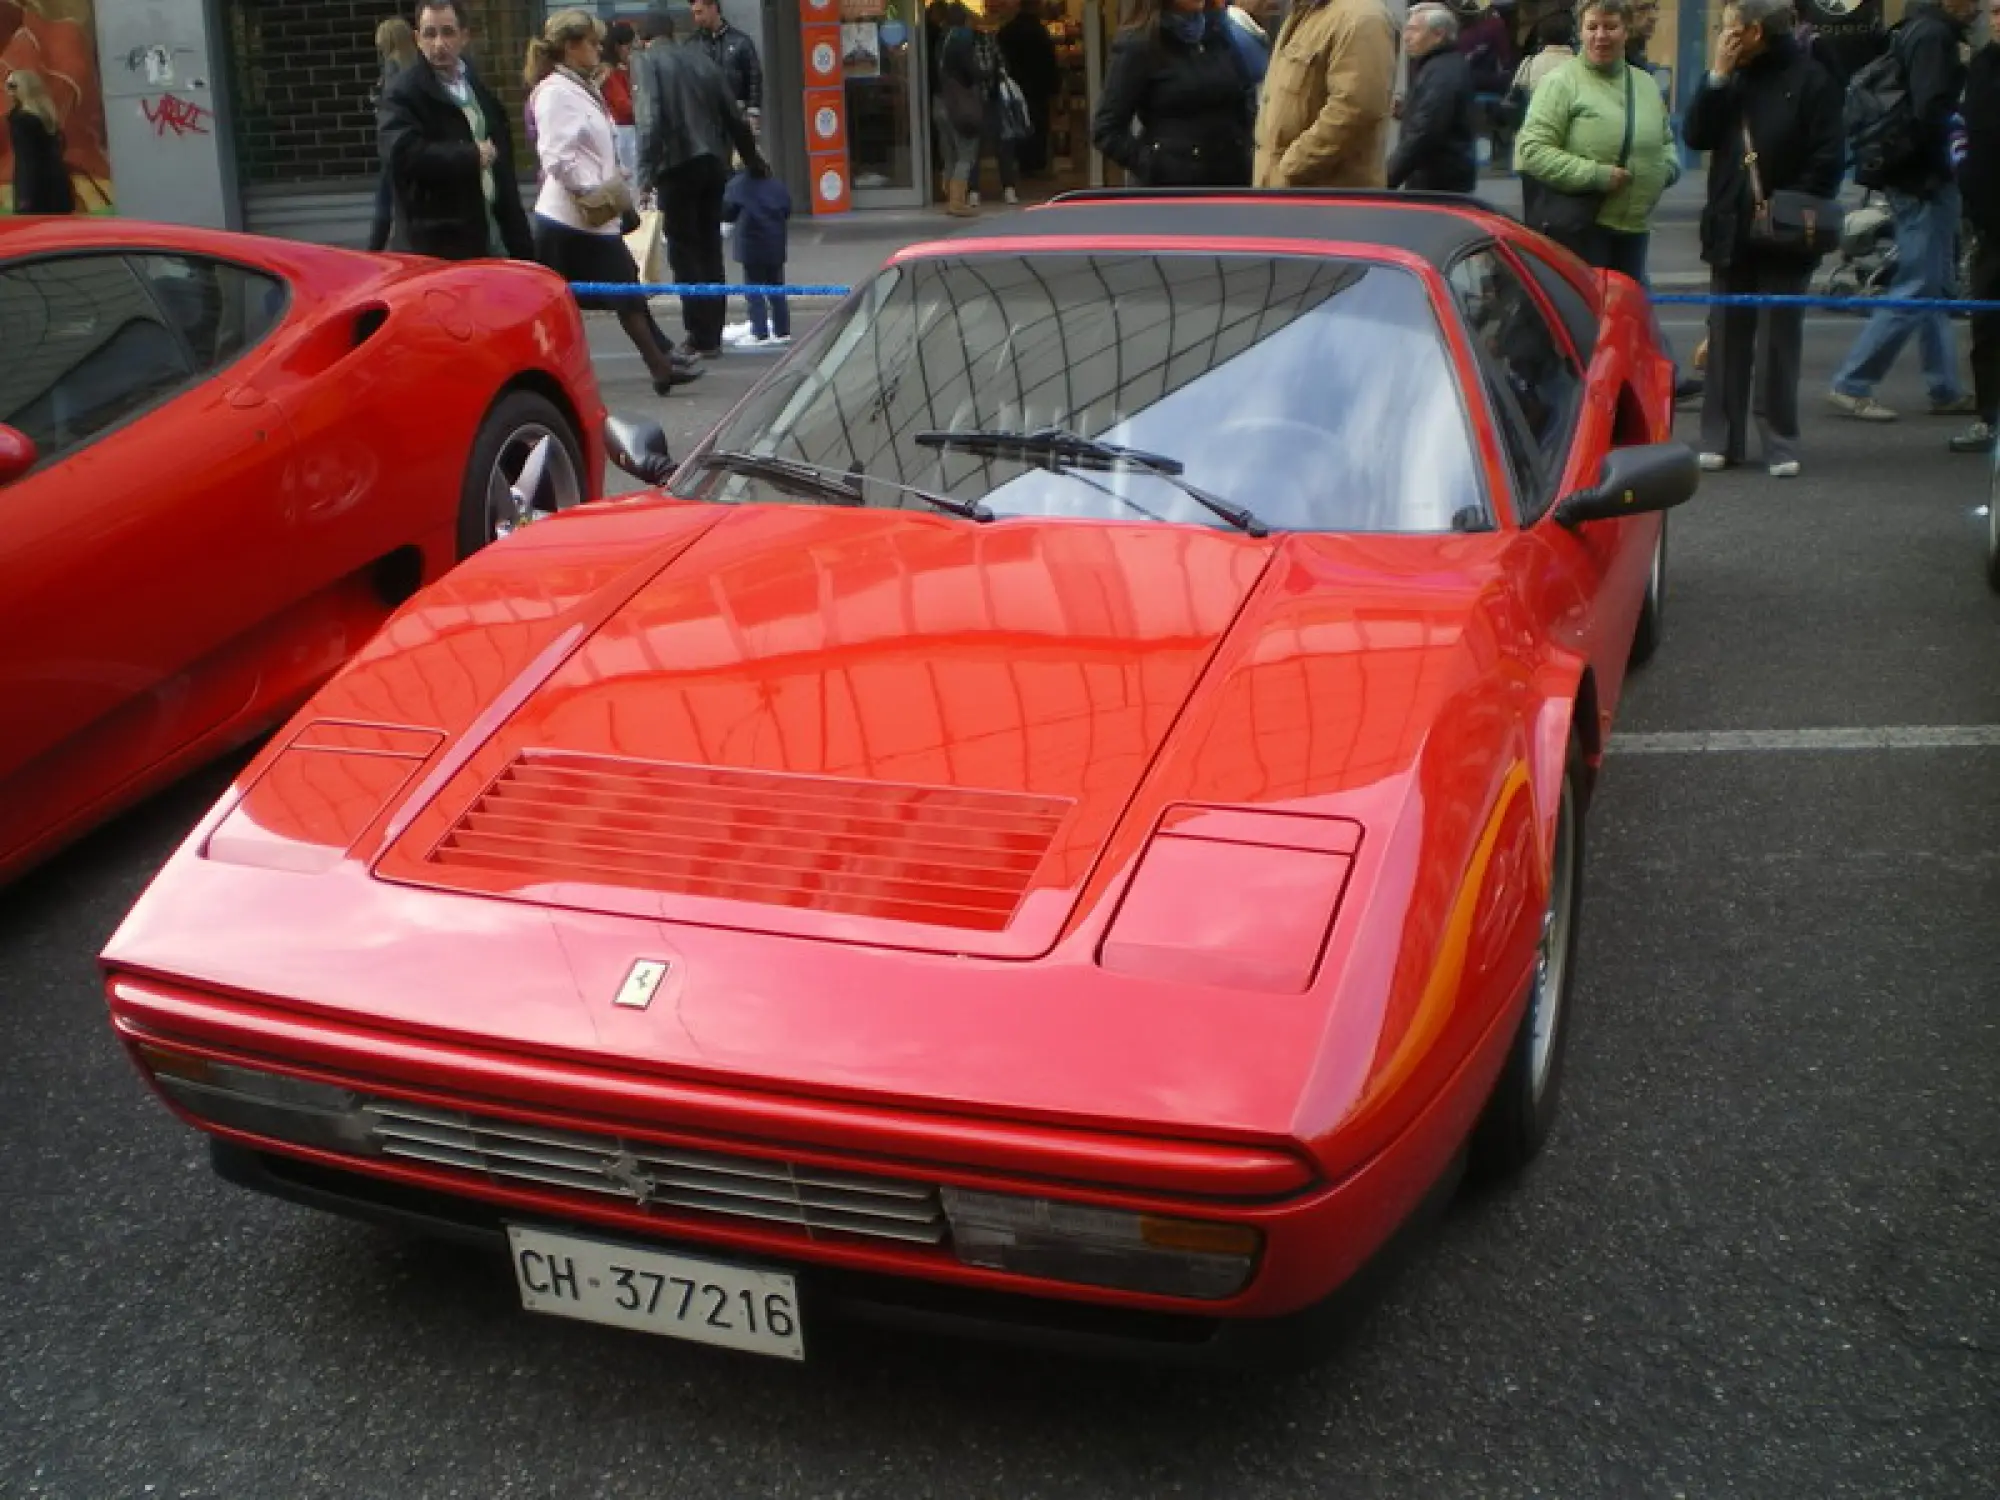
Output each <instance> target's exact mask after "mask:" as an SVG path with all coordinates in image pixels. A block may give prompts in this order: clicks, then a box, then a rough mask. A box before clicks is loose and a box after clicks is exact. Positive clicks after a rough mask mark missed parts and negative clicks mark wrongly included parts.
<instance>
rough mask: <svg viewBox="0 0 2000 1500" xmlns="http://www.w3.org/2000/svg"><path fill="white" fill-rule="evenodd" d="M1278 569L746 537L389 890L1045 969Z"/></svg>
mask: <svg viewBox="0 0 2000 1500" xmlns="http://www.w3.org/2000/svg"><path fill="white" fill-rule="evenodd" d="M1271 550H1272V549H1271V546H1270V544H1269V543H1259V542H1254V541H1252V540H1250V539H1249V538H1247V537H1237V536H1234V535H1229V534H1225V533H1222V532H1218V531H1211V530H1207V529H1202V528H1194V527H1177V528H1171V529H1168V528H1144V529H1141V528H1125V527H1100V526H1082V525H1051V526H1039V527H1018V528H1017V527H1008V528H1004V529H993V530H989V529H983V528H978V527H970V526H965V525H963V524H959V523H953V522H946V521H933V520H931V519H929V518H927V517H926V518H914V517H909V516H907V515H903V514H898V513H894V512H880V511H876V512H863V513H852V512H850V513H845V514H843V513H840V512H828V511H825V510H807V509H803V508H801V507H796V506H786V507H774V508H758V509H754V510H747V511H741V512H736V513H733V514H732V515H730V516H729V518H728V519H726V520H725V521H723V522H722V523H721V524H720V525H718V526H716V527H715V528H714V529H713V530H711V531H710V532H708V533H707V534H706V535H704V536H703V537H702V538H701V539H700V540H699V541H698V542H696V543H695V544H694V545H693V546H692V547H690V548H689V549H688V550H687V551H685V552H683V553H681V554H680V555H679V556H678V557H677V558H675V559H674V561H673V562H672V563H671V564H669V565H668V566H666V567H665V568H663V569H662V570H661V571H660V572H659V573H658V574H657V575H656V576H654V577H653V578H651V579H650V580H648V581H646V582H645V583H644V584H642V585H641V586H640V587H639V588H637V590H636V591H634V592H631V593H630V594H629V596H628V597H626V598H624V600H623V602H622V603H620V604H618V606H617V607H616V608H614V609H612V610H611V611H610V612H609V613H608V614H607V615H606V616H605V617H604V618H603V619H602V622H601V623H600V624H598V626H597V628H596V630H595V632H594V634H593V635H592V636H591V637H590V639H589V640H588V641H587V642H585V643H584V644H583V645H582V646H581V648H580V649H578V650H577V651H576V652H575V653H574V654H573V655H571V656H570V657H569V658H568V659H567V660H566V661H564V662H563V663H562V664H561V665H560V666H559V667H557V668H556V670H555V671H554V672H553V673H552V674H550V675H549V676H548V677H547V678H546V680H544V681H542V682H540V683H539V684H537V685H536V686H535V687H534V689H533V691H532V692H531V693H530V694H529V695H528V696H527V697H526V698H525V700H524V701H523V702H522V703H521V705H520V707H519V709H518V711H516V712H515V713H514V714H513V715H512V716H511V717H510V718H509V719H508V720H507V722H506V723H505V724H503V725H501V726H499V727H498V729H497V730H496V731H495V732H494V733H493V734H492V735H491V736H490V737H488V738H487V739H486V740H485V741H484V742H483V743H481V744H479V745H478V746H477V747H476V748H473V747H467V748H468V750H470V753H469V754H467V755H465V758H464V760H463V764H462V765H461V766H460V767H459V769H458V770H457V771H456V773H455V774H454V775H452V776H451V777H450V778H449V779H448V780H446V781H444V782H443V784H442V785H439V786H436V794H435V796H434V797H432V799H431V800H430V802H429V804H428V805H427V806H426V807H425V808H424V810H423V811H422V813H421V814H420V815H418V816H417V817H416V818H415V820H414V821H413V822H412V823H411V824H410V826H409V827H408V828H407V830H405V831H404V832H403V834H402V836H401V837H400V838H399V839H398V840H397V842H396V844H395V846H394V847H393V849H392V850H391V851H390V853H389V855H388V857H387V858H386V859H385V860H383V861H382V863H381V865H380V866H379V868H378V873H380V874H381V875H382V876H384V877H385V878H389V879H395V880H400V881H407V882H412V883H421V884H425V885H430V886H441V887H445V888H448V889H453V890H464V891H472V892H477V893H479V894H483V895H509V896H518V897H524V898H527V899H530V900H533V901H535V902H537V903H540V904H545V905H556V906H569V907H576V908H580V909H586V910H595V911H603V912H619V913H625V914H629V915H634V916H648V917H661V918H666V919H668V920H672V921H686V922H697V923H703V924H711V925H717V926H726V927H733V928H747V929H751V930H756V931H763V932H771V933H789V934H793V935H797V936H802V937H816V938H832V939H844V940H848V941H860V942H868V943H879V944H889V945H892V946H896V947H903V948H928V949H931V950H933V951H939V952H948V953H971V954H980V955H986V956H992V957H1009V958H1027V957H1033V956H1036V955H1039V954H1042V953H1046V952H1047V951H1048V949H1049V948H1050V947H1051V946H1052V945H1053V943H1054V942H1055V940H1056V937H1057V934H1058V933H1059V932H1060V931H1061V930H1062V927H1063V924H1064V922H1065V920H1066V919H1067V918H1068V916H1069V914H1070V911H1071V910H1072V908H1073V907H1074V906H1075V903H1076V899H1077V895H1078V893H1079V892H1080V890H1081V889H1082V887H1083V884H1084V881H1085V880H1086V878H1087V877H1088V875H1089V873H1090V871H1091V868H1092V865H1093V864H1094V862H1095V861H1096V859H1097V857H1098V855H1099V853H1100V852H1101V851H1102V849H1103V847H1104V843H1105V839H1106V837H1107V836H1108V835H1109V834H1110V832H1111V830H1112V829H1113V827H1115V826H1116V824H1117V822H1118V820H1119V818H1120V817H1121V815H1122V814H1123V813H1124V811H1125V809H1126V806H1127V805H1128V804H1129V802H1130V801H1131V798H1132V794H1133V791H1134V788H1135V787H1136V786H1137V785H1138V783H1139V780H1140V778H1141V777H1142V776H1144V775H1145V773H1146V770H1147V768H1148V767H1149V766H1150V765H1151V764H1152V762H1153V760H1154V758H1155V757H1156V756H1157V755H1158V753H1159V751H1160V748H1161V745H1162V743H1163V742H1164V741H1165V739H1166V737H1167V735H1168V733H1169V731H1170V730H1171V728H1172V726H1173V724H1174V721H1175V718H1176V717H1177V716H1178V714H1179V713H1180V712H1181V709H1182V707H1183V705H1184V704H1185V703H1186V702H1187V699H1188V695H1189V693H1190V692H1191V690H1192V689H1193V687H1194V685H1195V683H1196V682H1197V681H1198V680H1199V678H1200V676H1201V673H1202V671H1203V668H1204V667H1206V666H1207V664H1208V662H1209V659H1210V657H1211V656H1212V654H1213V653H1214V651H1215V648H1216V644H1217V642H1218V641H1219V640H1220V639H1221V638H1222V636H1223V634H1224V632H1225V631H1227V630H1228V628H1229V625H1230V622H1231V621H1232V620H1233V619H1234V618H1235V617H1236V614H1237V612H1238V611H1239V610H1240V609H1241V608H1242V605H1243V602H1244V600H1245V598H1246V597H1247V596H1248V595H1249V593H1250V591H1251V589H1252V587H1253V586H1254V585H1255V583H1256V581H1257V578H1258V576H1259V575H1260V574H1261V573H1262V572H1263V570H1264V567H1265V565H1266V563H1267V561H1268V560H1269V557H1270V554H1271Z"/></svg>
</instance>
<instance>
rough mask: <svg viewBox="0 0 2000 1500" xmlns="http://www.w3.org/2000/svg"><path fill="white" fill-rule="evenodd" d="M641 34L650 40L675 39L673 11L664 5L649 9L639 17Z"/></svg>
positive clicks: (665, 40) (664, 40) (666, 40)
mask: <svg viewBox="0 0 2000 1500" xmlns="http://www.w3.org/2000/svg"><path fill="white" fill-rule="evenodd" d="M639 35H640V36H642V37H644V38H645V39H646V40H647V41H649V42H671V41H672V40H673V39H674V15H673V12H672V11H670V10H668V9H666V7H664V6H661V7H658V8H656V9H653V10H649V11H647V12H646V13H645V14H644V15H643V16H641V17H639Z"/></svg>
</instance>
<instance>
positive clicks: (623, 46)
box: [371, 0, 791, 395]
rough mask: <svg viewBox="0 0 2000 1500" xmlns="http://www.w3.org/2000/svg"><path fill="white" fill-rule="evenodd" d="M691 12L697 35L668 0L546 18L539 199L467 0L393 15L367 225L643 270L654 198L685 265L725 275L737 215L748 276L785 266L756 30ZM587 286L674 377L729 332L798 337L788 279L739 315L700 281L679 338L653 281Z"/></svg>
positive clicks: (600, 267)
mask: <svg viewBox="0 0 2000 1500" xmlns="http://www.w3.org/2000/svg"><path fill="white" fill-rule="evenodd" d="M693 14H694V35H693V36H692V37H691V38H687V39H681V38H678V37H676V35H675V24H674V18H673V16H672V14H671V13H670V12H668V11H666V10H664V9H660V10H654V11H650V12H648V13H647V14H646V15H645V16H644V17H643V18H641V20H640V22H639V24H638V25H637V26H636V27H634V26H631V25H628V24H626V23H624V22H614V23H612V24H611V25H609V26H607V25H606V24H605V23H604V22H603V21H602V20H601V19H599V18H598V17H597V16H596V15H594V14H593V13H591V12H590V11H587V10H583V9H570V10H562V11H558V12H556V13H555V14H554V15H552V16H550V17H549V18H548V21H547V23H546V24H545V25H544V27H543V30H542V33H541V35H540V36H539V37H537V38H535V39H534V40H533V41H532V42H530V43H529V46H528V51H527V59H526V62H525V65H524V77H523V82H524V83H525V84H526V86H527V89H528V96H527V109H526V116H525V119H524V121H523V125H524V133H525V139H526V142H527V147H528V150H529V151H530V152H532V153H533V159H534V162H535V165H536V168H537V172H536V175H537V177H538V179H539V187H538V190H537V192H536V195H535V199H534V203H533V205H532V207H531V208H524V206H523V204H522V202H521V194H520V187H519V182H520V178H519V173H518V166H517V160H516V156H515V151H514V139H515V136H514V131H513V129H512V126H511V123H510V122H509V120H508V118H507V112H506V109H505V108H504V106H503V105H502V104H501V102H500V100H499V98H498V96H497V95H496V94H495V93H494V92H493V90H492V89H491V88H490V87H488V85H487V84H486V83H485V82H484V81H483V80H482V79H481V78H480V77H479V74H478V73H477V71H476V70H475V69H474V68H472V67H471V66H470V65H469V63H468V61H467V59H466V44H467V42H468V40H469V38H470V32H471V26H470V18H469V16H468V14H467V11H466V7H465V5H464V4H463V0H419V5H418V8H417V11H416V17H415V23H414V26H412V25H410V24H408V23H403V22H400V21H389V22H385V23H384V24H383V26H382V28H381V29H380V31H379V32H378V33H377V36H376V46H377V49H378V51H380V52H381V54H382V67H383V77H382V85H381V90H380V94H379V96H378V103H377V107H376V117H377V133H378V139H379V146H380V151H381V159H382V179H381V189H380V193H379V196H378V202H377V208H376V221H375V224H374V227H373V233H372V234H371V243H372V244H373V245H375V246H376V247H377V248H380V247H383V246H387V247H389V248H393V249H398V250H405V251H409V252H412V253H415V254H419V255H433V256H437V257H440V258H442V259H447V260H469V259H475V258H478V257H482V256H505V257H511V258H514V259H522V260H536V261H539V262H541V263H542V264H544V265H546V266H548V267H550V268H551V269H552V270H555V271H556V272H558V273H559V274H561V275H562V276H563V277H564V278H565V279H566V280H569V281H571V282H578V283H586V284H590V285H593V286H616V285H627V286H629V285H633V284H636V283H637V281H638V279H639V260H638V259H637V258H635V256H634V253H633V250H632V248H631V246H630V244H629V243H628V240H629V239H630V238H631V237H632V236H635V235H637V234H639V233H641V232H642V231H643V230H644V229H645V228H646V226H647V216H648V214H649V213H652V214H656V215H657V216H658V231H659V233H660V235H661V236H662V238H663V240H664V244H665V250H666V256H667V261H668V264H669V265H670V267H671V269H672V274H673V277H674V279H675V280H676V281H677V282H680V283H682V284H696V285H718V284H721V283H724V282H726V281H727V280H728V279H729V278H728V272H727V268H726V266H725V264H724V226H725V224H737V225H738V226H740V227H739V228H738V230H737V237H738V238H737V243H738V252H737V253H738V259H739V261H740V262H741V263H742V265H743V272H744V277H745V281H746V283H750V282H754V283H756V284H759V285H770V286H776V285H781V284H783V281H784V273H785V242H786V223H787V220H788V219H789V218H790V214H791V203H790V199H789V195H788V193H787V191H786V189H785V186H784V184H783V183H782V182H780V181H778V180H776V179H775V178H774V177H773V176H772V175H771V170H770V166H769V164H768V162H767V161H766V160H765V157H764V154H763V151H762V149H761V146H760V143H759V126H760V122H761V118H762V109H763V69H762V66H761V64H760V61H759V59H758V57H757V51H756V47H755V45H754V44H753V43H752V42H751V40H750V38H749V37H748V36H746V35H745V34H744V33H743V32H742V31H740V30H738V29H737V28H735V27H733V26H731V25H730V24H729V22H728V21H727V20H726V19H725V18H724V17H723V15H722V12H721V8H720V6H719V5H718V4H717V3H715V0H695V4H694V6H693ZM579 301H580V302H581V303H582V304H583V305H584V306H586V307H601V308H603V309H604V310H606V311H609V312H611V313H613V314H615V315H616V316H617V318H618V322H619V324H620V326H621V327H622V328H623V330H624V332H625V335H626V337H627V338H629V339H630V340H631V342H632V345H633V347H634V348H635V349H636V350H637V351H638V353H639V356H640V358H641V359H642V360H643V361H644V362H645V365H646V369H647V372H648V374H649V375H650V376H651V378H652V382H653V388H654V390H655V391H657V392H658V393H659V394H661V395H665V394H666V393H667V392H668V391H670V390H672V389H673V388H674V387H675V386H678V385H682V384H685V383H687V382H689V381H691V380H694V379H697V378H698V377H699V376H700V374H701V365H702V361H704V360H706V359H711V358H713V357H714V356H716V355H717V354H719V353H721V352H722V349H723V347H724V342H725V336H726V335H728V334H730V333H731V332H734V334H735V339H736V341H737V342H751V343H756V344H771V343H782V342H784V341H785V340H787V339H788V338H789V337H790V323H789V317H788V313H787V310H786V308H785V305H784V299H783V298H782V297H775V296H774V297H764V296H759V297H757V298H755V299H754V300H752V301H751V302H750V304H749V310H750V318H749V320H748V322H747V323H746V324H744V325H743V326H742V328H740V329H738V330H730V329H728V328H727V327H726V322H727V300H726V298H724V297H721V296H694V297H685V298H683V299H682V301H681V310H682V319H683V331H684V333H685V338H684V339H683V341H682V342H681V343H680V344H679V345H678V346H676V345H675V344H674V342H673V341H672V339H671V338H670V337H669V336H668V335H667V334H666V332H665V331H664V330H663V329H661V327H660V326H659V323H658V321H657V320H656V319H655V318H654V316H653V313H652V310H651V307H650V305H649V303H648V302H647V301H646V299H644V298H640V297H633V296H629V295H623V294H619V293H617V292H615V291H602V292H593V293H585V294H582V295H580V296H579Z"/></svg>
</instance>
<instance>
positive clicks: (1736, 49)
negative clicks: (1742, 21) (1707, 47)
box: [1708, 26, 1743, 78]
mask: <svg viewBox="0 0 2000 1500" xmlns="http://www.w3.org/2000/svg"><path fill="white" fill-rule="evenodd" d="M1742 51H1743V28H1742V27H1740V26H1725V27H1724V28H1723V29H1722V30H1721V31H1718V32H1717V33H1716V34H1715V53H1714V55H1713V56H1712V57H1711V58H1710V59H1709V64H1708V71H1709V72H1711V73H1713V74H1714V75H1715V76H1716V77H1718V78H1727V77H1728V76H1729V75H1730V74H1731V73H1734V72H1735V71H1736V60H1737V57H1738V56H1739V54H1741V52H1742Z"/></svg>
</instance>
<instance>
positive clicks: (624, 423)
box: [604, 417, 674, 484]
mask: <svg viewBox="0 0 2000 1500" xmlns="http://www.w3.org/2000/svg"><path fill="white" fill-rule="evenodd" d="M604 446H605V450H606V456H607V457H609V458H610V460H611V461H612V462H613V463H614V464H616V465H618V467H619V468H621V469H623V470H624V471H625V472H626V473H627V474H630V475H631V476H632V477H633V478H634V479H638V480H642V481H644V482H645V483H647V484H665V483H666V482H667V476H668V475H670V474H672V473H673V472H674V456H673V454H672V453H670V452H668V451H667V434H666V429H665V428H663V427H661V426H660V424H659V423H658V422H646V421H634V420H633V419H631V418H630V417H606V418H605V419H604Z"/></svg>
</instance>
